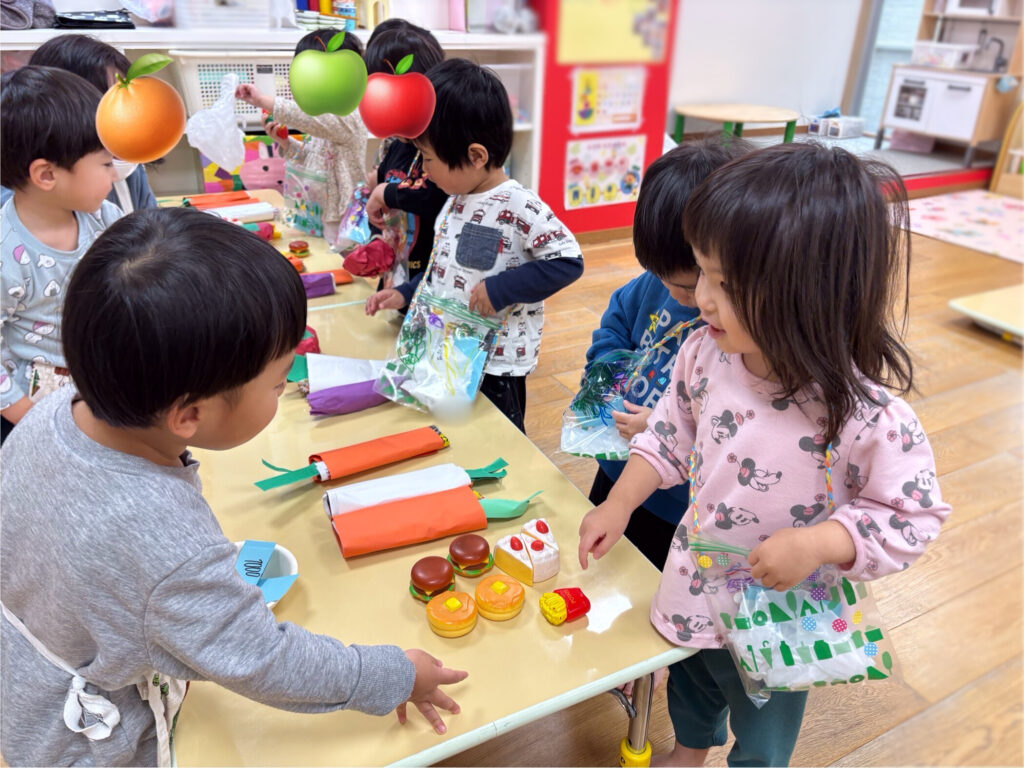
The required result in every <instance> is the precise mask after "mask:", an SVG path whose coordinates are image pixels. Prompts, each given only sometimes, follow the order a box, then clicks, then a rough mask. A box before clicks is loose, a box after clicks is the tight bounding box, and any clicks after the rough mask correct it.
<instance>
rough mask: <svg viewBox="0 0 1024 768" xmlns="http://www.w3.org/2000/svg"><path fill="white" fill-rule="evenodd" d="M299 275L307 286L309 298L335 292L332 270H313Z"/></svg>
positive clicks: (307, 296)
mask: <svg viewBox="0 0 1024 768" xmlns="http://www.w3.org/2000/svg"><path fill="white" fill-rule="evenodd" d="M299 277H300V278H301V279H302V285H303V286H304V287H305V288H306V298H307V299H313V298H316V297H317V296H327V295H329V294H332V293H334V277H333V276H332V275H331V273H330V272H311V273H309V274H307V275H299Z"/></svg>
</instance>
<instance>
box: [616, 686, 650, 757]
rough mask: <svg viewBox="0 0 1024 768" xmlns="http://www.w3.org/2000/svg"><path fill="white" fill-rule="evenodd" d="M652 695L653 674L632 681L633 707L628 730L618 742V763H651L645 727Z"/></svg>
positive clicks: (648, 721) (648, 718)
mask: <svg viewBox="0 0 1024 768" xmlns="http://www.w3.org/2000/svg"><path fill="white" fill-rule="evenodd" d="M653 696H654V674H653V673H651V674H648V675H644V676H643V677H640V678H637V679H636V680H634V681H633V708H634V710H635V714H632V715H631V716H630V718H629V732H628V735H627V736H626V738H624V739H623V740H622V742H621V743H620V744H619V765H622V766H648V765H650V764H651V742H650V741H649V740H648V739H647V728H648V726H649V725H650V721H651V700H652V698H653Z"/></svg>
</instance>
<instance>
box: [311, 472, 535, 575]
mask: <svg viewBox="0 0 1024 768" xmlns="http://www.w3.org/2000/svg"><path fill="white" fill-rule="evenodd" d="M499 461H501V460H500V459H499ZM495 463H497V462H495ZM501 463H502V464H503V465H504V462H501ZM491 466H494V464H492V465H491ZM486 469H487V468H484V470H469V471H467V470H464V469H462V468H461V467H458V466H456V465H455V464H441V465H440V466H437V467H428V468H427V469H419V470H416V471H414V472H405V473H403V474H400V475H391V476H390V477H381V478H377V479H376V480H367V481H365V482H362V483H352V484H351V485H345V486H342V487H340V488H332V489H331V490H329V491H327V492H326V493H325V494H324V510H325V511H326V512H327V516H328V518H330V520H331V527H332V528H333V530H334V536H335V538H336V539H337V541H338V547H339V548H340V549H341V554H342V555H343V556H344V557H353V556H355V555H365V554H367V553H370V552H380V551H381V550H384V549H393V548H395V547H402V546H405V545H407V544H418V543H420V542H422V541H433V540H434V539H440V538H443V537H445V536H451V535H454V534H459V533H467V532H469V531H478V530H480V529H482V528H486V527H487V521H488V520H494V519H509V518H513V517H519V516H520V515H522V514H523V513H524V512H525V511H526V508H527V507H528V506H529V503H530V499H532V498H533V497H534V496H536V495H537V494H538V493H540V491H537V493H535V494H533V496H530V497H529V498H527V499H523V500H522V501H511V500H508V499H481V498H479V497H477V495H476V493H474V492H473V488H472V482H473V479H474V478H473V473H474V472H480V471H485V470H486Z"/></svg>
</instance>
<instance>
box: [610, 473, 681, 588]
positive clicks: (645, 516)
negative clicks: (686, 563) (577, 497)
mask: <svg viewBox="0 0 1024 768" xmlns="http://www.w3.org/2000/svg"><path fill="white" fill-rule="evenodd" d="M614 484H615V483H614V482H613V481H612V479H611V478H610V477H608V475H607V474H606V473H605V471H604V470H603V469H601V468H600V467H598V468H597V474H596V475H595V476H594V485H593V486H592V487H591V489H590V503H591V504H594V505H595V506H596V505H598V504H601V503H602V502H604V501H605V500H606V499H607V498H608V494H609V492H611V490H612V486H613V485H614ZM675 533H676V526H674V525H672V523H670V522H668V521H667V520H665V519H663V518H660V517H658V516H657V515H656V514H654V513H653V512H651V511H649V510H647V509H645V508H644V507H637V508H636V509H635V510H634V511H633V514H632V515H630V518H629V524H628V525H627V526H626V538H627V539H629V540H630V541H631V542H632V543H633V546H634V547H636V548H637V549H639V550H640V553H641V554H642V555H643V556H644V557H646V558H647V559H648V560H650V561H651V562H652V563H654V565H655V567H656V568H657V569H658V570H659V571H660V570H662V569H663V568H664V567H665V561H666V560H667V559H668V551H669V547H671V545H672V537H673V536H674V535H675Z"/></svg>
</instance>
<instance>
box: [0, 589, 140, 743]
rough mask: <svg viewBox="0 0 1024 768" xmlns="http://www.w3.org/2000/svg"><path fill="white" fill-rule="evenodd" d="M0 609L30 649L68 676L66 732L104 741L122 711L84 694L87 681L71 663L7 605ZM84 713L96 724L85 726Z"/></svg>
mask: <svg viewBox="0 0 1024 768" xmlns="http://www.w3.org/2000/svg"><path fill="white" fill-rule="evenodd" d="M0 608H2V609H3V614H4V618H6V619H7V621H9V622H10V623H11V626H12V627H14V628H15V629H16V630H18V631H19V632H20V633H21V635H22V637H24V638H25V639H26V640H28V641H29V642H30V643H31V644H32V647H33V648H35V649H36V650H37V651H38V652H39V654H40V655H41V656H42V657H43V658H45V659H46V660H47V661H49V662H50V663H51V664H53V665H54V666H55V667H57V668H59V669H62V670H64V671H65V672H67V673H68V674H69V675H71V686H70V687H69V688H68V695H67V697H66V698H65V699H64V724H65V725H66V726H67V727H68V729H69V730H71V731H74V732H75V733H80V734H82V735H83V736H85V737H86V738H87V739H90V740H92V741H100V740H102V739H105V738H107V737H108V736H109V735H110V732H111V731H112V730H113V729H114V727H115V726H116V725H117V724H118V723H119V722H121V712H120V711H119V710H118V708H117V707H116V706H115V705H114V704H113V703H111V702H110V700H109V699H107V698H106V697H104V696H100V695H99V694H95V693H86V692H85V684H86V682H87V681H86V680H85V678H83V677H82V676H81V675H79V674H78V672H77V671H75V670H74V669H73V668H72V667H71V665H70V664H68V663H67V662H66V661H64V660H63V659H62V658H60V657H59V656H56V655H55V654H53V653H52V652H51V651H50V649H49V648H47V647H46V646H45V645H43V644H42V643H41V642H40V641H39V639H38V638H37V637H36V636H35V635H33V634H32V633H31V632H30V631H29V629H28V627H26V626H25V625H24V624H22V623H21V620H20V619H19V618H18V617H17V616H15V615H14V614H13V613H11V612H10V611H9V610H7V606H6V605H4V604H3V603H0ZM85 713H88V714H90V715H92V716H93V717H95V718H98V720H97V722H95V723H92V724H91V725H85V724H84V716H85Z"/></svg>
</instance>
